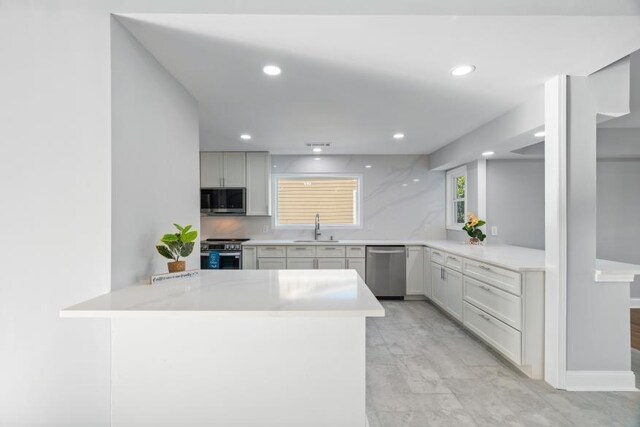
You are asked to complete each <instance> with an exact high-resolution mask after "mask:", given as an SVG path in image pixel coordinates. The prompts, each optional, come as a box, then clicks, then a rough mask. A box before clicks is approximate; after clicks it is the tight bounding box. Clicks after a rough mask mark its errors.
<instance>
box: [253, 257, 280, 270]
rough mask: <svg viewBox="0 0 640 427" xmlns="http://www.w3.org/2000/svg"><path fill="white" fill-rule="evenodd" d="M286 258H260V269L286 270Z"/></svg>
mask: <svg viewBox="0 0 640 427" xmlns="http://www.w3.org/2000/svg"><path fill="white" fill-rule="evenodd" d="M286 269H287V259H286V258H258V270H286Z"/></svg>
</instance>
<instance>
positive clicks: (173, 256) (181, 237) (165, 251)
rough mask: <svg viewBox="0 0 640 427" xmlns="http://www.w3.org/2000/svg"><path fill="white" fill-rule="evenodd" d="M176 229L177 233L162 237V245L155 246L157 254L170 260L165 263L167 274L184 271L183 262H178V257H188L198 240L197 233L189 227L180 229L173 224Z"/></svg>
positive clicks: (180, 227)
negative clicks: (167, 269)
mask: <svg viewBox="0 0 640 427" xmlns="http://www.w3.org/2000/svg"><path fill="white" fill-rule="evenodd" d="M173 225H175V227H176V228H177V229H178V232H177V233H169V234H165V235H164V236H162V238H161V239H160V241H161V242H162V243H163V244H162V245H157V246H156V249H157V250H158V253H159V254H160V255H162V256H163V257H165V258H167V259H170V260H172V261H171V262H168V263H167V266H168V267H169V273H176V272H179V271H184V270H185V267H186V263H185V261H180V257H183V258H184V257H188V256H189V255H191V252H193V246H194V245H195V241H196V239H197V238H198V232H197V231H196V230H191V226H190V225H187V226H185V227H182V226H180V225H178V224H173Z"/></svg>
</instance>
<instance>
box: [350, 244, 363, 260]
mask: <svg viewBox="0 0 640 427" xmlns="http://www.w3.org/2000/svg"><path fill="white" fill-rule="evenodd" d="M365 253H366V252H365V247H364V246H347V256H348V257H349V258H364V256H365Z"/></svg>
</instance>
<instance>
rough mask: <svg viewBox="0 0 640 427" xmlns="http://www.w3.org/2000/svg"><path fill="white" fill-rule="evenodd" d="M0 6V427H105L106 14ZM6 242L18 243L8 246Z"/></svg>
mask: <svg viewBox="0 0 640 427" xmlns="http://www.w3.org/2000/svg"><path fill="white" fill-rule="evenodd" d="M6 4H7V3H6V2H3V3H2V6H0V9H1V10H0V40H1V41H0V68H1V69H2V78H0V141H2V142H0V158H1V159H2V167H1V168H0V188H1V191H0V194H1V201H0V205H1V206H0V223H1V224H2V228H3V232H2V233H3V240H4V242H5V244H3V245H0V259H1V260H2V261H0V265H1V266H2V271H3V273H2V280H1V281H0V425H2V426H12V427H15V426H33V425H41V426H51V425H57V426H79V427H80V426H92V427H93V426H106V425H108V423H109V409H110V408H109V381H110V378H109V351H110V350H109V322H108V321H107V320H96V319H94V320H91V319H86V320H82V321H76V320H72V319H60V318H59V314H58V313H59V310H60V309H61V308H63V307H65V306H68V305H71V304H74V303H77V302H80V301H82V300H85V299H88V298H91V297H94V296H96V295H99V294H102V293H105V292H108V291H109V288H110V283H111V280H110V258H111V255H110V252H111V251H110V238H111V235H110V222H111V216H110V211H111V209H110V194H111V184H110V169H111V162H110V158H111V150H110V139H111V136H110V124H109V116H110V114H111V111H110V101H109V16H108V14H107V13H106V12H104V13H95V12H92V13H87V12H82V11H80V10H78V9H75V10H74V11H71V10H66V11H61V10H57V11H56V12H55V13H53V12H51V11H47V10H46V9H45V8H38V7H37V6H35V5H34V3H29V4H27V3H24V2H21V4H22V6H20V8H19V9H18V8H16V9H15V10H11V9H7V6H6ZM9 242H10V243H9Z"/></svg>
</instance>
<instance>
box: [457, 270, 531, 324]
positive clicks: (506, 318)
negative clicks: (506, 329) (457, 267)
mask: <svg viewBox="0 0 640 427" xmlns="http://www.w3.org/2000/svg"><path fill="white" fill-rule="evenodd" d="M464 300H465V301H467V302H469V303H471V304H473V305H474V306H476V307H478V308H480V309H482V310H483V311H486V312H487V313H489V314H491V315H492V316H493V317H496V318H498V319H499V320H502V321H503V322H504V323H506V324H507V325H509V326H511V327H513V328H515V329H517V330H519V331H520V330H521V329H522V328H521V325H522V299H521V298H520V297H517V296H515V295H512V294H510V293H508V292H505V291H503V290H501V289H498V288H496V287H494V286H491V285H487V284H485V283H482V282H479V281H477V280H475V279H472V278H470V277H465V278H464Z"/></svg>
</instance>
